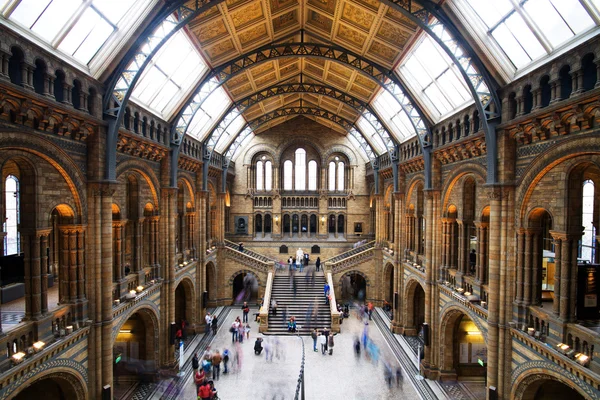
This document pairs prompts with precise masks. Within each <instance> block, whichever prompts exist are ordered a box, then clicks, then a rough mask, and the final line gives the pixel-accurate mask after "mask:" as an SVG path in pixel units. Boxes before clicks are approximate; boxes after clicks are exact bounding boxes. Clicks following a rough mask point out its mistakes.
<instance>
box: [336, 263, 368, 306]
mask: <svg viewBox="0 0 600 400" xmlns="http://www.w3.org/2000/svg"><path fill="white" fill-rule="evenodd" d="M354 274H356V275H360V276H361V277H362V278H363V279H364V280H365V299H368V298H369V287H370V286H371V280H370V279H369V276H368V275H367V274H366V273H364V272H362V271H359V270H357V269H353V270H350V271H346V272H345V273H344V274H342V275H341V276H340V278H339V279H338V283H337V287H338V288H339V293H340V294H341V293H342V286H343V282H344V279H345V278H346V277H348V279H350V275H354Z"/></svg>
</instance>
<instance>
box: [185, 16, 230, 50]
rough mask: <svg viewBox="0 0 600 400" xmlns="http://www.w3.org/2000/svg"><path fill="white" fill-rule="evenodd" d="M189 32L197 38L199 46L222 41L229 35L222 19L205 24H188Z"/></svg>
mask: <svg viewBox="0 0 600 400" xmlns="http://www.w3.org/2000/svg"><path fill="white" fill-rule="evenodd" d="M190 31H191V32H192V33H193V34H194V35H195V36H196V37H197V38H198V41H199V42H200V44H201V45H205V44H208V43H210V42H213V41H215V40H219V39H223V38H224V37H225V36H227V35H229V31H228V30H227V27H226V26H225V21H223V18H216V19H213V20H210V21H208V22H206V23H204V24H203V23H197V24H190Z"/></svg>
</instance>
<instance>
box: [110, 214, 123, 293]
mask: <svg viewBox="0 0 600 400" xmlns="http://www.w3.org/2000/svg"><path fill="white" fill-rule="evenodd" d="M112 225H113V238H114V239H113V242H114V253H113V257H114V260H113V270H114V271H113V280H114V281H115V282H119V281H120V280H121V279H123V277H124V276H125V272H124V271H123V264H122V248H123V245H122V237H121V233H122V231H121V228H122V226H123V223H122V222H121V221H113V223H112Z"/></svg>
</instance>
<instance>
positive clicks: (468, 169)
mask: <svg viewBox="0 0 600 400" xmlns="http://www.w3.org/2000/svg"><path fill="white" fill-rule="evenodd" d="M465 175H473V179H475V182H476V184H477V186H480V187H481V186H483V185H484V184H485V169H484V168H483V167H482V166H481V165H477V164H468V165H462V166H460V167H459V168H457V169H456V170H454V171H452V173H451V175H450V176H449V177H448V180H447V181H446V182H447V184H446V185H445V187H444V188H443V189H442V209H446V208H447V207H448V205H449V204H448V202H449V201H450V196H451V195H452V191H453V189H454V187H455V186H456V185H457V184H458V181H459V180H460V178H462V177H463V176H465Z"/></svg>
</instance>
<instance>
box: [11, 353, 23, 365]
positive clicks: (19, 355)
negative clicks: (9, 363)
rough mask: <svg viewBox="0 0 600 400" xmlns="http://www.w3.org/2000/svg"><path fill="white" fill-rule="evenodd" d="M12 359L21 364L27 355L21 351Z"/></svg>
mask: <svg viewBox="0 0 600 400" xmlns="http://www.w3.org/2000/svg"><path fill="white" fill-rule="evenodd" d="M11 358H12V360H13V362H14V363H15V364H19V363H20V362H21V361H23V360H24V359H25V353H23V352H22V351H20V352H18V353H15V354H13V355H12V357H11Z"/></svg>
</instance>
